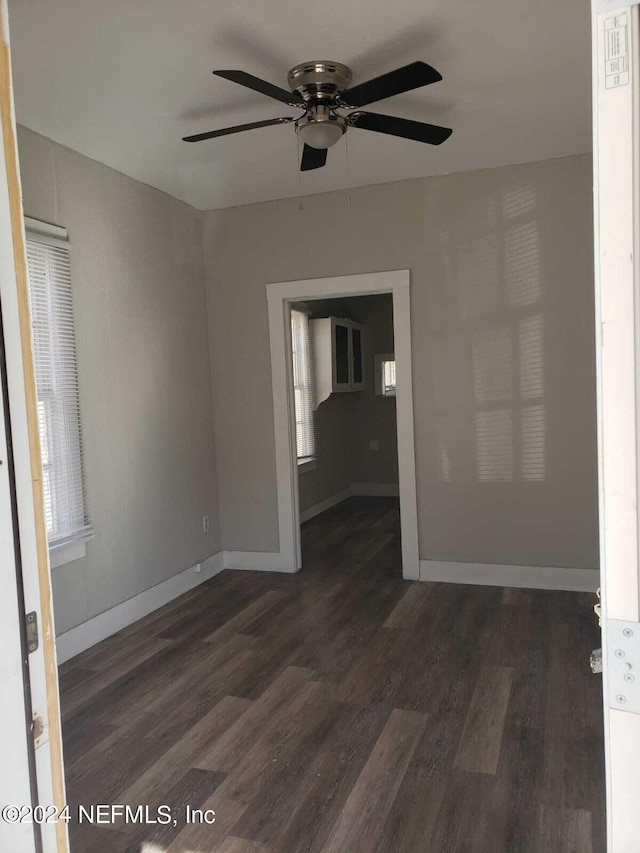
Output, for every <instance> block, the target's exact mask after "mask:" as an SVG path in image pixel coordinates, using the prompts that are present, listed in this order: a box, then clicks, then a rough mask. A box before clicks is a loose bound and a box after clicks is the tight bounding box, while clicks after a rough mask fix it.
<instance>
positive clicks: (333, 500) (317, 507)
mask: <svg viewBox="0 0 640 853" xmlns="http://www.w3.org/2000/svg"><path fill="white" fill-rule="evenodd" d="M352 494H353V493H352V491H351V487H350V486H347V488H346V489H343V490H342V491H341V492H336V493H335V495H331V496H330V497H328V498H325V499H324V500H323V501H320V502H319V503H317V504H313V506H310V507H307V509H304V510H302V512H301V513H300V524H304V522H305V521H309V519H310V518H314V517H315V516H316V515H320V513H321V512H325V511H326V510H328V509H331V507H332V506H336V504H339V503H342V501H346V499H347V498H350V497H351V495H352Z"/></svg>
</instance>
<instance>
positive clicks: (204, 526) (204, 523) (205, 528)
mask: <svg viewBox="0 0 640 853" xmlns="http://www.w3.org/2000/svg"><path fill="white" fill-rule="evenodd" d="M202 532H203V533H208V532H209V516H208V515H203V516H202Z"/></svg>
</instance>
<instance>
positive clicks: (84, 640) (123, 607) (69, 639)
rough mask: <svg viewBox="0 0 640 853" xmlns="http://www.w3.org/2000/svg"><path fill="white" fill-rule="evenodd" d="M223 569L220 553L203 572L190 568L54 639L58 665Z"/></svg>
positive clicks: (221, 554) (206, 563) (207, 560)
mask: <svg viewBox="0 0 640 853" xmlns="http://www.w3.org/2000/svg"><path fill="white" fill-rule="evenodd" d="M224 568H225V554H224V552H223V551H219V552H218V553H217V554H214V555H212V556H211V557H208V558H207V559H206V560H204V562H203V563H202V571H201V572H196V570H195V568H194V567H193V566H192V567H191V568H189V569H185V571H183V572H180V574H177V575H174V576H173V577H171V578H169V579H168V580H166V581H163V582H162V583H159V584H157V585H156V586H152V587H151V588H150V589H146V590H145V591H144V592H141V593H139V595H134V596H133V598H129V599H127V601H123V602H122V603H121V604H117V605H116V606H115V607H112V608H111V609H110V610H106V611H105V612H104V613H100V614H99V615H98V616H94V617H93V618H92V619H88V620H87V621H86V622H83V623H82V624H81V625H78V626H77V627H76V628H71V630H70V631H65V632H64V634H60V635H59V636H58V637H56V652H57V657H58V663H59V664H61V663H64V662H65V661H66V660H69V658H72V657H75V656H76V655H78V654H80V652H83V651H84V650H85V649H88V648H90V647H91V646H95V644H96V643H99V642H100V641H101V640H104V639H106V638H107V637H110V636H111V635H112V634H115V633H117V632H118V631H121V630H122V629H123V628H126V627H127V625H131V624H133V623H134V622H137V621H138V619H142V617H143V616H146V615H147V614H148V613H152V612H153V611H154V610H158V608H160V607H163V606H164V605H165V604H168V603H169V602H170V601H173V599H174V598H178V597H179V596H181V595H183V593H185V592H188V591H189V590H190V589H193V588H194V587H196V586H198V585H199V584H201V583H204V582H205V581H208V580H209V579H210V578H212V577H214V575H217V574H218V572H221V571H222V570H223V569H224Z"/></svg>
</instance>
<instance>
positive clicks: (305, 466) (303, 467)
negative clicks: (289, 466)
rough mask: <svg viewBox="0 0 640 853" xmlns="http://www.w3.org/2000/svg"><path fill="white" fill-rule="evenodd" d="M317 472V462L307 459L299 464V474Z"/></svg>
mask: <svg viewBox="0 0 640 853" xmlns="http://www.w3.org/2000/svg"><path fill="white" fill-rule="evenodd" d="M315 470H316V460H315V459H307V460H306V461H305V462H298V474H306V473H308V472H309V471H315Z"/></svg>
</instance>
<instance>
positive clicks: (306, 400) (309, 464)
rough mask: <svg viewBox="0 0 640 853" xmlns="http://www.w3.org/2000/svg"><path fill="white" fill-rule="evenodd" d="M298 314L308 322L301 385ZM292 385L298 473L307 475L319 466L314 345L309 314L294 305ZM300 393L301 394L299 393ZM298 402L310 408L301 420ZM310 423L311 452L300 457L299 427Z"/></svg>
mask: <svg viewBox="0 0 640 853" xmlns="http://www.w3.org/2000/svg"><path fill="white" fill-rule="evenodd" d="M296 314H298V315H300V316H301V317H304V318H305V320H306V335H305V338H306V345H307V348H308V352H307V353H306V357H305V356H304V355H303V356H302V360H303V361H306V370H307V376H306V377H305V378H304V380H305V381H303V382H299V383H296V343H295V337H296V336H295V334H294V318H295V315H296ZM291 384H292V389H293V406H294V422H295V434H296V459H297V463H298V473H299V474H305V473H307V472H308V471H313V470H315V468H316V464H317V447H316V437H315V406H314V399H315V389H314V381H313V345H312V341H311V327H310V325H309V312H308V311H306V310H304V308H302V307H301V306H294V305H292V306H291ZM298 391H300V394H298V393H297V392H298ZM298 400H300V405H301V407H302V406H306V407H307V408H308V411H307V412H306V413H302V414H303V417H302V418H299V416H298V415H299V412H298ZM305 414H306V416H305ZM309 423H310V424H311V428H310V433H309V434H308V435H307V436H306V437H304V438H303V444H305V445H310V447H309V448H308V449H309V450H310V451H311V452H310V453H306V454H305V455H304V456H298V455H297V448H298V445H299V437H298V426H299V425H302V426H303V427H304V428H306V426H305V425H308V424H309Z"/></svg>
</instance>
